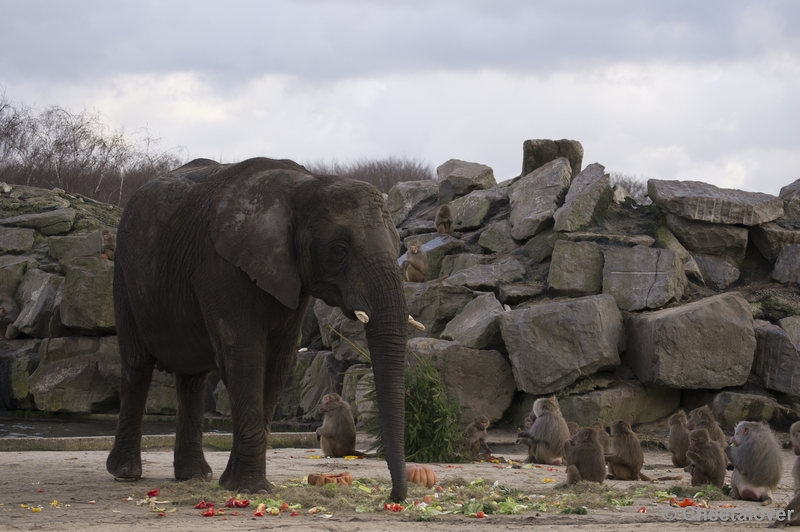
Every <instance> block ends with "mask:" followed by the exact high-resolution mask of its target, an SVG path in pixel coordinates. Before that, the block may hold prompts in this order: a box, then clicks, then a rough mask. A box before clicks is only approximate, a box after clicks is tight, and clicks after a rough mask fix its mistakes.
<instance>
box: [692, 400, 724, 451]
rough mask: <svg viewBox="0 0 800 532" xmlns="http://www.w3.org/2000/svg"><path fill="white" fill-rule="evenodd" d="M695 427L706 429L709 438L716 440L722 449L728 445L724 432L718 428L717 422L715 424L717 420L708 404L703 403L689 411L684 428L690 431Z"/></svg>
mask: <svg viewBox="0 0 800 532" xmlns="http://www.w3.org/2000/svg"><path fill="white" fill-rule="evenodd" d="M696 429H706V430H707V431H708V435H709V436H710V437H711V439H712V440H714V441H715V442H717V443H718V444H719V445H720V447H722V448H723V449H724V448H725V447H727V446H728V438H726V437H725V433H724V432H722V429H721V428H719V424H717V420H716V419H715V418H714V413H713V412H711V409H710V408H709V407H708V405H703V406H701V407H700V408H695V409H694V410H692V411H691V412H689V421H687V422H686V430H689V431H692V430H696Z"/></svg>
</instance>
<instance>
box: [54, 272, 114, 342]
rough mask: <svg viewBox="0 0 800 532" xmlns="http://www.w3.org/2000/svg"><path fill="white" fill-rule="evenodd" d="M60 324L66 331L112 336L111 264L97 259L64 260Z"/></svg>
mask: <svg viewBox="0 0 800 532" xmlns="http://www.w3.org/2000/svg"><path fill="white" fill-rule="evenodd" d="M64 266H65V268H66V270H67V274H66V279H65V281H64V290H63V295H62V302H61V321H62V322H63V323H64V325H66V326H67V327H72V328H76V329H81V330H84V331H92V332H113V331H114V328H115V321H114V294H113V288H114V287H113V285H114V263H113V262H111V261H109V260H106V259H103V258H100V257H75V258H72V259H66V260H65V261H64Z"/></svg>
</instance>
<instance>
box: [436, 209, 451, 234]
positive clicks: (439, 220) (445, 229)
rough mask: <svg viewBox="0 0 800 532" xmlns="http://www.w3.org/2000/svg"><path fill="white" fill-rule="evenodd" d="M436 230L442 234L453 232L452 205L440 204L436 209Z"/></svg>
mask: <svg viewBox="0 0 800 532" xmlns="http://www.w3.org/2000/svg"><path fill="white" fill-rule="evenodd" d="M435 225H436V232H437V233H439V234H440V235H452V234H453V213H452V212H451V211H450V205H448V204H446V203H445V204H444V205H441V206H439V210H438V211H436V222H435Z"/></svg>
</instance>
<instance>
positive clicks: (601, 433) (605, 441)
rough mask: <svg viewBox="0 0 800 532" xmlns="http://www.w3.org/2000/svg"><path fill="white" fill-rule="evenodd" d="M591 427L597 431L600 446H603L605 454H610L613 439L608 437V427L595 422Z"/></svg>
mask: <svg viewBox="0 0 800 532" xmlns="http://www.w3.org/2000/svg"><path fill="white" fill-rule="evenodd" d="M589 426H590V427H592V428H593V429H595V430H596V431H597V437H598V439H599V440H600V445H602V446H603V452H604V453H610V452H611V437H610V436H609V435H608V432H606V427H605V426H604V425H603V424H602V423H601V422H599V421H595V422H594V423H592V424H591V425H589Z"/></svg>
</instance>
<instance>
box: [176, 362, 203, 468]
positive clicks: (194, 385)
mask: <svg viewBox="0 0 800 532" xmlns="http://www.w3.org/2000/svg"><path fill="white" fill-rule="evenodd" d="M207 376H208V373H200V374H197V375H179V374H176V375H175V385H176V387H177V392H178V416H177V418H178V423H177V429H176V433H175V459H174V462H173V465H174V467H175V478H176V479H177V480H190V479H200V480H211V476H212V474H211V466H209V465H208V462H206V458H205V456H204V455H203V407H204V393H205V387H206V377H207Z"/></svg>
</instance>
